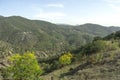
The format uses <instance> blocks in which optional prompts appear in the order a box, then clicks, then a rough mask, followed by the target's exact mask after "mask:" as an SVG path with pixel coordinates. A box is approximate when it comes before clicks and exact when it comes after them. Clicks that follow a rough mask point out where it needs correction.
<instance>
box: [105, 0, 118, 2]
mask: <svg viewBox="0 0 120 80" xmlns="http://www.w3.org/2000/svg"><path fill="white" fill-rule="evenodd" d="M104 1H106V2H108V3H120V0H104Z"/></svg>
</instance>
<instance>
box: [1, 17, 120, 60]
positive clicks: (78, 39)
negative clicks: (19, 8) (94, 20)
mask: <svg viewBox="0 0 120 80" xmlns="http://www.w3.org/2000/svg"><path fill="white" fill-rule="evenodd" d="M119 29H120V28H119V27H104V26H101V25H97V24H90V23H88V24H83V25H76V26H72V25H57V24H53V23H50V22H46V21H40V20H29V19H26V18H23V17H20V16H11V17H3V16H0V41H1V44H3V45H4V47H5V49H11V51H12V52H14V53H24V52H26V51H35V52H36V54H37V56H38V57H39V58H43V57H44V58H45V57H46V58H47V57H49V56H54V55H56V54H61V53H63V52H64V51H70V50H73V49H77V48H79V47H80V46H82V45H84V44H86V43H89V42H91V41H92V39H93V37H95V36H101V37H103V36H106V35H108V34H110V33H112V32H115V31H117V30H119ZM0 48H3V46H2V45H1V47H0ZM3 50H4V49H3Z"/></svg>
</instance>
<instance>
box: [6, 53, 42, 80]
mask: <svg viewBox="0 0 120 80" xmlns="http://www.w3.org/2000/svg"><path fill="white" fill-rule="evenodd" d="M9 60H10V62H11V65H10V67H9V68H8V70H9V72H10V73H11V74H12V78H13V79H14V80H41V79H40V75H41V74H42V72H43V71H42V69H41V68H40V66H39V64H38V62H37V59H36V57H35V55H34V53H33V52H26V53H24V54H22V55H20V54H15V55H13V56H11V57H10V58H9Z"/></svg>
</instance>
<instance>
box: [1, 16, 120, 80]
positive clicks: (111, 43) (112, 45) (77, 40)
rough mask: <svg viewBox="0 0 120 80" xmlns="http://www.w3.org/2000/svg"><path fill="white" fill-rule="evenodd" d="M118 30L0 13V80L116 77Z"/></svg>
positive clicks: (99, 79) (103, 79) (119, 63)
mask: <svg viewBox="0 0 120 80" xmlns="http://www.w3.org/2000/svg"><path fill="white" fill-rule="evenodd" d="M119 29H120V28H119V27H104V26H101V25H97V24H90V23H87V24H83V25H76V26H73V25H64V24H62V25H58V24H53V23H50V22H45V21H39V20H29V19H26V18H23V17H20V16H11V17H2V16H0V44H1V45H0V79H3V80H6V79H8V80H9V79H13V80H17V79H20V80H23V79H25V80H28V79H31V80H41V79H43V80H118V79H119V78H120V75H119V74H120V70H119V69H120V54H119V53H120V50H119V49H120V41H119V40H120V31H118V30H119ZM116 31H117V32H116ZM22 72H23V73H22Z"/></svg>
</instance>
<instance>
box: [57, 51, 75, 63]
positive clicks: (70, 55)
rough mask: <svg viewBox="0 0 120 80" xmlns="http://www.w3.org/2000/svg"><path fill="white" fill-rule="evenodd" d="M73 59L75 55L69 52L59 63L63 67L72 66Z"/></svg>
mask: <svg viewBox="0 0 120 80" xmlns="http://www.w3.org/2000/svg"><path fill="white" fill-rule="evenodd" d="M72 58H73V55H72V54H71V53H70V52H68V53H66V54H64V55H62V56H61V57H60V58H59V62H60V64H62V65H66V64H70V63H71V62H72Z"/></svg>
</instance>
